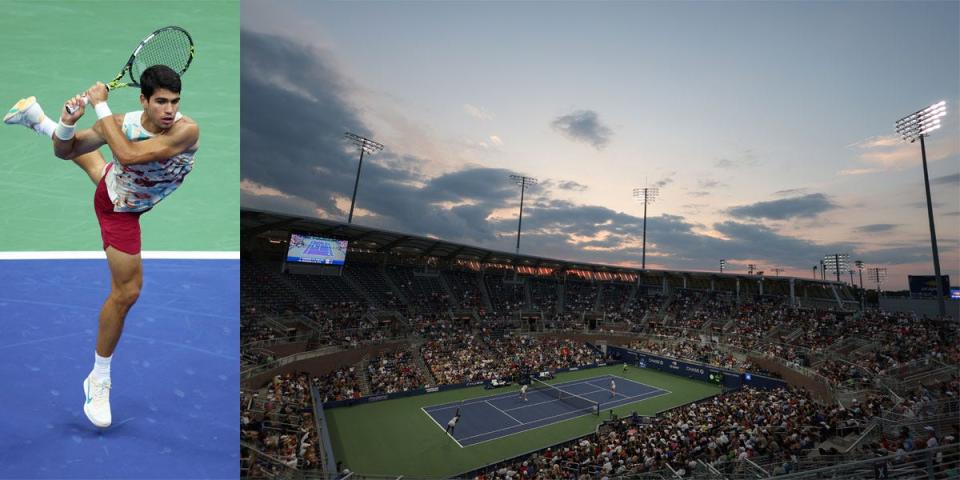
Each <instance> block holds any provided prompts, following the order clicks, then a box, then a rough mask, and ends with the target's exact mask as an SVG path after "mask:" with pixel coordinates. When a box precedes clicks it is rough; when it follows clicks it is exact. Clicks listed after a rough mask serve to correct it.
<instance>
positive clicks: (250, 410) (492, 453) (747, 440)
mask: <svg viewBox="0 0 960 480" xmlns="http://www.w3.org/2000/svg"><path fill="white" fill-rule="evenodd" d="M292 239H293V242H291V240H292ZM344 242H346V243H344ZM292 243H295V245H293V244H292ZM341 250H343V251H345V252H346V256H345V258H342V257H337V255H338V252H340V251H341ZM241 259H242V263H241V265H242V267H241V393H240V400H241V420H240V421H241V426H240V428H241V476H242V477H244V478H322V479H341V478H342V479H345V478H355V479H381V478H451V477H455V478H482V479H491V478H504V479H506V478H509V479H523V478H550V479H553V478H558V479H559V478H564V479H565V478H578V479H580V478H582V479H587V478H594V479H603V478H611V479H612V478H712V479H720V478H751V479H758V478H768V477H774V476H777V477H782V478H957V475H958V473H960V470H958V469H960V466H958V465H960V444H958V442H957V441H958V439H960V420H958V419H960V410H958V401H960V399H958V397H960V378H958V369H957V367H958V365H960V346H958V338H957V328H956V323H955V322H951V321H947V320H945V319H938V318H927V317H923V316H918V315H916V314H910V313H902V312H884V311H880V310H877V309H876V308H869V307H868V308H861V302H860V299H858V298H857V294H856V293H855V292H854V291H852V290H851V289H850V288H849V286H847V285H845V284H842V283H838V282H832V281H821V280H815V279H801V278H793V277H773V276H769V275H767V276H764V275H747V274H741V273H717V272H693V271H667V270H649V269H648V270H639V269H636V268H627V267H620V266H611V265H599V264H589V263H582V262H574V261H566V260H561V259H550V258H539V257H535V256H530V255H517V254H513V253H505V252H498V251H493V250H489V249H485V248H480V247H477V246H471V245H461V244H456V243H452V242H447V241H444V240H441V239H435V238H426V237H418V236H413V235H407V234H402V233H395V232H389V231H384V230H381V229H376V228H369V227H364V226H359V225H356V224H345V223H340V222H334V221H328V220H321V219H314V218H303V217H297V216H291V215H284V214H278V213H271V212H264V211H255V210H242V211H241ZM522 386H526V388H523V389H522V390H521V388H522Z"/></svg>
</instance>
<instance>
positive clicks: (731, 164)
mask: <svg viewBox="0 0 960 480" xmlns="http://www.w3.org/2000/svg"><path fill="white" fill-rule="evenodd" d="M759 163H760V162H759V161H758V160H757V158H756V156H754V154H753V150H750V149H747V150H744V151H743V153H741V154H740V157H739V158H726V157H724V158H718V159H717V160H716V161H715V162H714V163H713V165H714V166H715V167H717V168H722V169H725V170H731V169H737V168H745V167H753V166H756V165H758V164H759Z"/></svg>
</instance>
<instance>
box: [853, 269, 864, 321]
mask: <svg viewBox="0 0 960 480" xmlns="http://www.w3.org/2000/svg"><path fill="white" fill-rule="evenodd" d="M853 264H854V265H855V266H856V267H857V270H859V271H860V310H863V308H864V297H865V296H866V295H864V293H863V260H856V261H854V262H853Z"/></svg>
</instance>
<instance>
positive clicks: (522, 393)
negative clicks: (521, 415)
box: [520, 385, 527, 402]
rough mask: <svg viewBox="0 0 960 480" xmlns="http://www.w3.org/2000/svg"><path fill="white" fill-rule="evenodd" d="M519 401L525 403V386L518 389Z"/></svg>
mask: <svg viewBox="0 0 960 480" xmlns="http://www.w3.org/2000/svg"><path fill="white" fill-rule="evenodd" d="M520 399H521V400H523V401H524V402H526V401H527V386H526V385H524V386H522V387H520Z"/></svg>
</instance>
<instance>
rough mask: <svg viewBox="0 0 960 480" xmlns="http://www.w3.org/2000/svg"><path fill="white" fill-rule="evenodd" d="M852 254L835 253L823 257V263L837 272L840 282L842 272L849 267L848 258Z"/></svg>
mask: <svg viewBox="0 0 960 480" xmlns="http://www.w3.org/2000/svg"><path fill="white" fill-rule="evenodd" d="M848 258H850V255H848V254H846V253H834V254H833V255H827V256H825V257H823V265H824V267H825V268H829V269H830V271H831V272H836V274H837V283H840V272H842V271H844V270H846V269H847V259H848Z"/></svg>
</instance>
